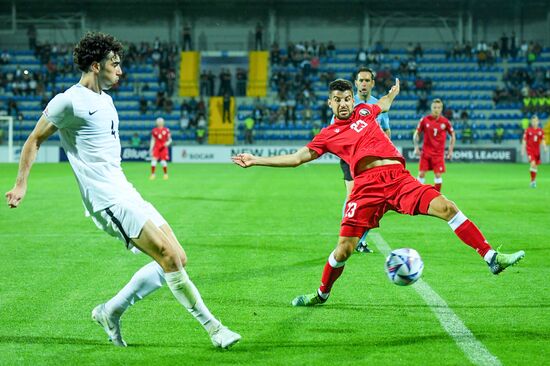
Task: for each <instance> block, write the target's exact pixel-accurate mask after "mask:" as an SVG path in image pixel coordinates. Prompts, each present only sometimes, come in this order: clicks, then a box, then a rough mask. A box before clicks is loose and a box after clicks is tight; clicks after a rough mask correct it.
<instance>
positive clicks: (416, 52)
mask: <svg viewBox="0 0 550 366" xmlns="http://www.w3.org/2000/svg"><path fill="white" fill-rule="evenodd" d="M423 56H424V51H423V50H422V46H421V45H420V43H417V44H416V46H415V47H414V50H413V57H414V58H415V59H416V60H418V59H419V58H422V57H423Z"/></svg>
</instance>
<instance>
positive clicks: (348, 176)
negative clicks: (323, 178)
mask: <svg viewBox="0 0 550 366" xmlns="http://www.w3.org/2000/svg"><path fill="white" fill-rule="evenodd" d="M340 168H342V173H344V180H346V181H348V182H352V181H353V178H352V177H351V171H350V169H349V164H348V163H346V162H345V161H344V160H342V159H340Z"/></svg>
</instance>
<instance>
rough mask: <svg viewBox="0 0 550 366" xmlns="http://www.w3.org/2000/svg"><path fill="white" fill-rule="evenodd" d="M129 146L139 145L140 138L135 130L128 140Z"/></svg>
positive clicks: (135, 146) (136, 146)
mask: <svg viewBox="0 0 550 366" xmlns="http://www.w3.org/2000/svg"><path fill="white" fill-rule="evenodd" d="M130 146H131V147H133V148H138V147H141V138H140V137H139V134H138V133H137V132H134V134H133V135H132V139H131V140H130Z"/></svg>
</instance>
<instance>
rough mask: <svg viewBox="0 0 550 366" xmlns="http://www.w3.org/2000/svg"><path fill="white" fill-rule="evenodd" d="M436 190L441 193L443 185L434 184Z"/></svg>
mask: <svg viewBox="0 0 550 366" xmlns="http://www.w3.org/2000/svg"><path fill="white" fill-rule="evenodd" d="M434 188H435V189H436V191H438V192H441V183H436V184H434Z"/></svg>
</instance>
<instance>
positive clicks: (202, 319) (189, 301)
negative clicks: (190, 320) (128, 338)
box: [105, 261, 220, 332]
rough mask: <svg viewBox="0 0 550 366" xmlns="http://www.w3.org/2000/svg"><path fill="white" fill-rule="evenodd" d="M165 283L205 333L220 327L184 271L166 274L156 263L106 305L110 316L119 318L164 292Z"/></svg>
mask: <svg viewBox="0 0 550 366" xmlns="http://www.w3.org/2000/svg"><path fill="white" fill-rule="evenodd" d="M165 282H166V283H168V287H169V288H170V290H171V291H172V293H173V294H174V297H175V298H176V299H177V300H178V302H179V303H180V304H182V305H183V306H184V307H185V308H186V309H187V311H189V313H191V315H193V317H195V319H197V320H198V321H199V323H201V325H202V326H203V327H204V329H206V331H208V332H210V330H211V329H213V328H215V327H216V326H218V325H219V324H220V322H219V321H218V320H217V319H216V318H214V316H213V315H212V314H211V313H210V311H209V310H208V308H207V307H206V305H205V304H204V302H203V301H202V298H201V295H200V293H199V290H197V288H196V287H195V285H194V284H193V282H191V280H190V279H189V276H188V275H187V273H186V272H185V270H184V269H182V270H181V271H179V272H171V273H164V272H163V270H162V268H161V266H159V264H158V263H157V262H155V261H153V262H151V263H148V264H146V265H145V266H143V267H142V268H140V269H139V270H138V271H137V272H136V273H135V274H134V275H133V276H132V279H131V280H130V282H128V284H126V286H124V288H123V289H122V290H120V291H119V293H118V294H116V295H115V296H114V297H113V298H112V299H111V300H109V301H107V303H105V310H106V311H107V314H110V315H114V316H118V317H120V316H121V315H122V314H123V313H124V311H126V309H128V308H129V307H130V306H131V305H133V304H135V303H136V302H137V301H139V300H141V299H143V298H144V297H146V296H147V295H150V294H151V293H153V292H154V291H156V290H158V289H159V288H161V287H162V285H164V283H165Z"/></svg>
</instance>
